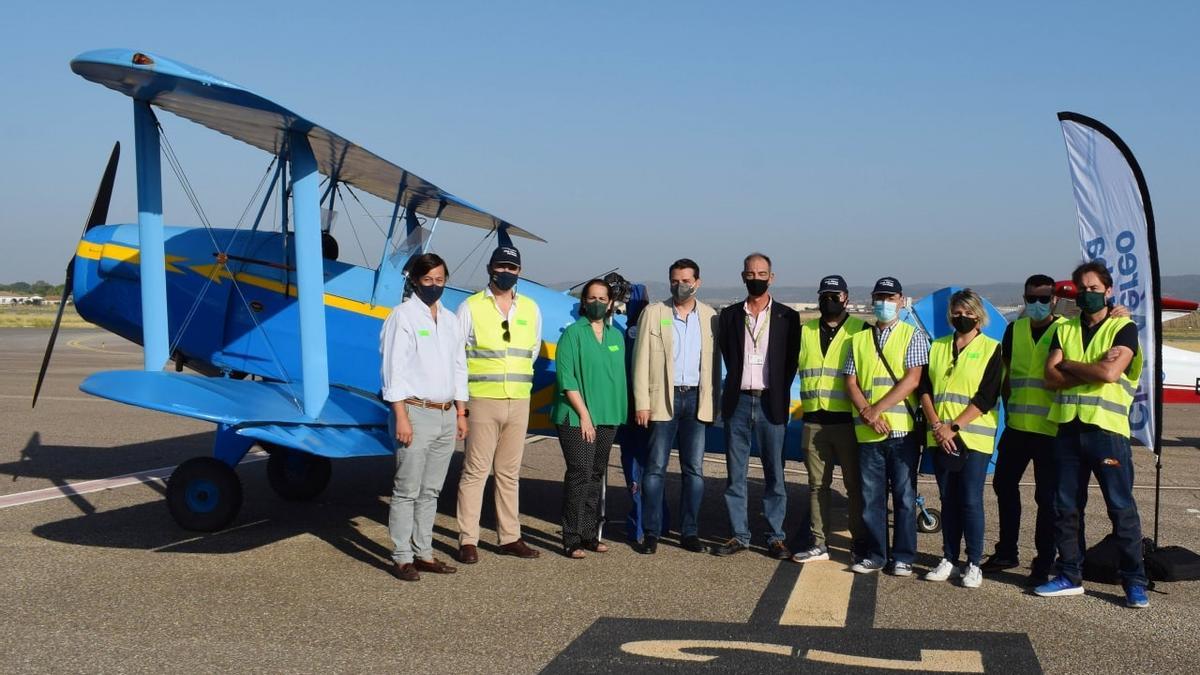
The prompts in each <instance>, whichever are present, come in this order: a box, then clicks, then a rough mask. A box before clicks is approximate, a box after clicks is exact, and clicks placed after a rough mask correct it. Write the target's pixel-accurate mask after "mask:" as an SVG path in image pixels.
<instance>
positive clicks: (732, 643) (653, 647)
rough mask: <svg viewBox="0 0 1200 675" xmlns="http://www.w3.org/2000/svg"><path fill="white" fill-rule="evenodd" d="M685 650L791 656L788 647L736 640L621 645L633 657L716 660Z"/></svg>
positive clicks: (668, 641) (698, 660)
mask: <svg viewBox="0 0 1200 675" xmlns="http://www.w3.org/2000/svg"><path fill="white" fill-rule="evenodd" d="M685 649H735V650H740V651H750V652H762V653H764V654H778V655H779V656H791V655H792V647H791V646H790V645H775V644H770V643H768V642H741V641H738V640H637V641H634V642H626V643H625V644H623V645H621V651H623V652H625V653H627V654H633V655H635V656H649V657H651V658H656V659H670V660H672V661H691V662H693V663H707V662H709V661H712V660H713V659H715V658H717V657H716V656H713V655H711V654H689V653H687V652H685V651H683V650H685Z"/></svg>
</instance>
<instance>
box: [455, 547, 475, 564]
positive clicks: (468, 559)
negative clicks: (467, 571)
mask: <svg viewBox="0 0 1200 675" xmlns="http://www.w3.org/2000/svg"><path fill="white" fill-rule="evenodd" d="M458 562H460V563H462V564H464V565H474V564H475V563H477V562H479V550H478V549H476V548H475V544H463V545H462V546H459V547H458Z"/></svg>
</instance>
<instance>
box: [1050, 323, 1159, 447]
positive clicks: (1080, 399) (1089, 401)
mask: <svg viewBox="0 0 1200 675" xmlns="http://www.w3.org/2000/svg"><path fill="white" fill-rule="evenodd" d="M1130 323H1133V322H1132V321H1130V320H1129V319H1125V318H1117V317H1110V318H1108V319H1106V320H1105V321H1104V323H1103V324H1101V326H1100V328H1098V329H1097V330H1096V334H1095V335H1093V336H1092V341H1091V342H1089V343H1088V346H1087V349H1084V348H1083V327H1082V325H1081V324H1080V320H1079V317H1076V318H1074V319H1071V320H1070V321H1068V322H1066V323H1064V324H1062V325H1061V326H1059V327H1058V341H1059V344H1060V345H1061V346H1062V353H1063V359H1065V360H1067V361H1078V362H1081V363H1098V362H1100V361H1101V360H1102V359H1103V358H1104V355H1105V354H1107V353H1108V350H1110V349H1112V345H1113V340H1115V339H1116V337H1117V333H1118V332H1120V330H1121V329H1122V328H1123V327H1125V326H1126V325H1128V324H1130ZM1127 370H1128V372H1125V373H1121V377H1120V378H1119V379H1118V380H1117V381H1116V382H1087V383H1084V384H1081V385H1078V386H1075V387H1071V388H1070V389H1064V390H1062V391H1060V392H1058V395H1057V396H1055V397H1054V403H1053V404H1051V406H1050V419H1052V420H1054V421H1055V422H1058V423H1059V424H1062V423H1064V422H1070V421H1072V420H1074V419H1078V420H1079V421H1080V422H1083V423H1084V424H1094V425H1096V426H1098V427H1100V428H1101V429H1104V430H1106V431H1111V432H1112V433H1114V434H1120V435H1122V436H1124V437H1126V438H1129V407H1130V405H1131V404H1132V403H1133V395H1134V393H1135V392H1136V391H1137V381H1138V378H1139V377H1141V374H1142V351H1141V349H1138V352H1137V353H1136V354H1134V356H1133V360H1132V361H1130V363H1129V368H1128V369H1127Z"/></svg>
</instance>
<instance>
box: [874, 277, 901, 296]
mask: <svg viewBox="0 0 1200 675" xmlns="http://www.w3.org/2000/svg"><path fill="white" fill-rule="evenodd" d="M903 292H904V289H903V288H901V286H900V280H899V279H897V278H896V277H880V278H879V281H876V282H875V290H873V291H871V295H875V294H876V293H888V294H891V293H903Z"/></svg>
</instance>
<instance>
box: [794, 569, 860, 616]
mask: <svg viewBox="0 0 1200 675" xmlns="http://www.w3.org/2000/svg"><path fill="white" fill-rule="evenodd" d="M853 585H854V573H853V572H851V571H849V570H847V569H846V566H845V564H844V563H841V562H837V561H834V560H829V561H820V562H810V563H804V569H803V570H802V571H801V572H800V578H798V579H796V585H795V586H793V587H792V593H791V595H789V596H788V601H787V605H785V606H784V608H783V616H781V617H780V618H779V624H780V625H781V626H835V627H838V628H841V627H844V626H845V625H846V615H847V614H848V613H849V611H850V588H851V587H852V586H853Z"/></svg>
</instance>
